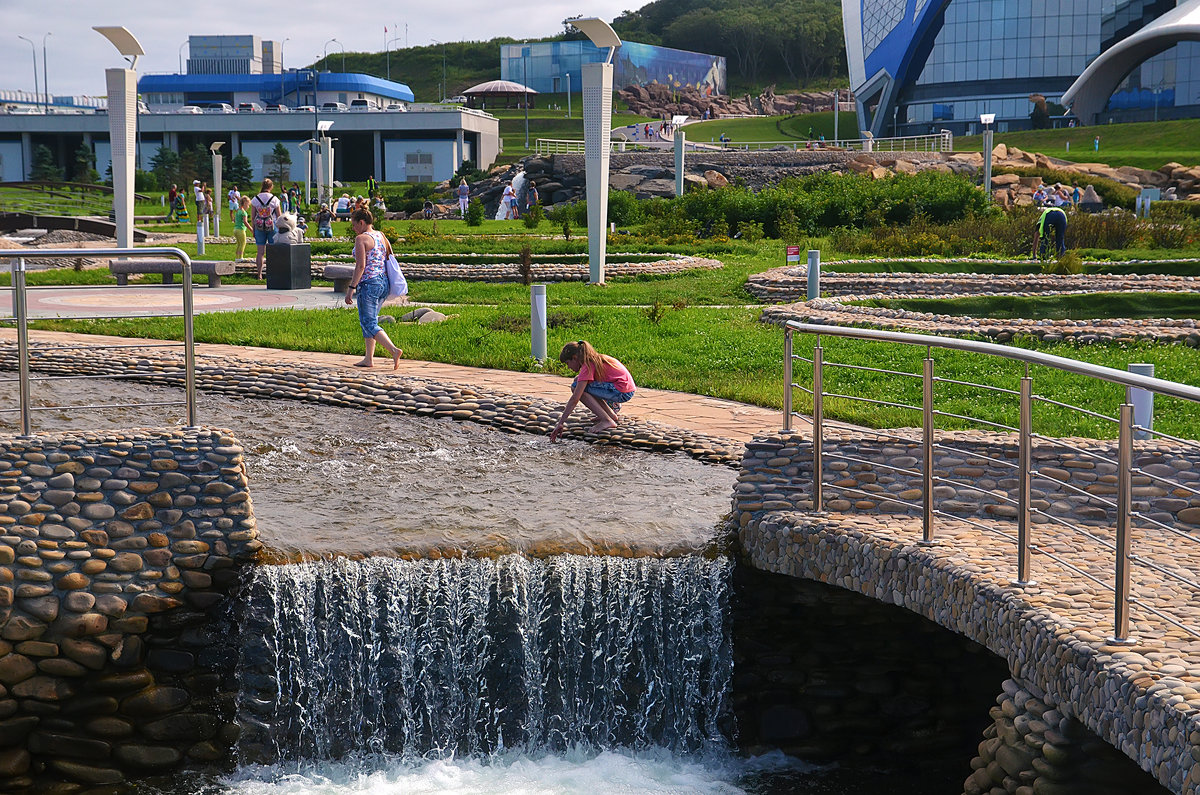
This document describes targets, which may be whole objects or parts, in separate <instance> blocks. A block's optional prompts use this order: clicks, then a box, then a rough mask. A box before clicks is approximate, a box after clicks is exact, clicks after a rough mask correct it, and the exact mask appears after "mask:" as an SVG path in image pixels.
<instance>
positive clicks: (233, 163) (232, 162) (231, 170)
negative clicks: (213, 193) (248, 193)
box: [225, 155, 254, 190]
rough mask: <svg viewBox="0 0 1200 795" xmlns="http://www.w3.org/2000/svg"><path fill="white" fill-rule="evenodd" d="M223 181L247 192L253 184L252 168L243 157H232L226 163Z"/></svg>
mask: <svg viewBox="0 0 1200 795" xmlns="http://www.w3.org/2000/svg"><path fill="white" fill-rule="evenodd" d="M225 181H226V182H228V183H229V184H230V185H237V186H238V187H239V188H241V189H243V190H249V188H250V186H251V183H253V182H254V166H253V165H251V163H250V158H248V157H246V156H245V155H234V156H233V157H231V158H229V160H228V161H226V166H225Z"/></svg>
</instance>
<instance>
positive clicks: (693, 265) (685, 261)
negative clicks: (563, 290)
mask: <svg viewBox="0 0 1200 795" xmlns="http://www.w3.org/2000/svg"><path fill="white" fill-rule="evenodd" d="M401 256H403V255H401ZM353 264H354V263H353V260H351V259H347V258H336V259H335V258H325V259H323V260H314V261H313V265H312V270H313V277H314V278H323V275H324V270H325V266H326V265H346V266H348V267H353ZM722 267H724V264H723V263H722V262H720V261H719V260H715V259H706V258H705V257H684V256H679V257H665V258H663V259H658V260H650V261H646V262H607V263H606V264H605V266H604V274H605V278H606V279H611V278H619V277H632V276H671V275H674V274H677V273H683V272H684V271H689V270H697V269H701V270H716V269H718V268H722ZM239 268H241V269H243V270H245V271H246V272H248V273H251V272H253V267H251V266H248V265H245V264H243V265H241V266H239ZM400 268H401V270H403V271H404V278H405V279H407V280H409V281H410V282H421V281H459V282H520V281H523V280H524V278H525V277H524V276H522V274H521V270H520V265H519V264H518V263H515V262H503V263H478V262H470V261H467V260H466V259H464V261H463V262H443V263H430V262H406V261H405V260H403V259H401V260H400ZM530 273H531V279H532V280H533V281H535V282H579V281H584V282H585V281H587V280H588V278H589V276H590V272H589V271H588V263H587V262H586V261H584V262H562V261H558V262H547V261H541V262H539V261H538V260H537V259H534V260H533V261H532V262H531V263H530Z"/></svg>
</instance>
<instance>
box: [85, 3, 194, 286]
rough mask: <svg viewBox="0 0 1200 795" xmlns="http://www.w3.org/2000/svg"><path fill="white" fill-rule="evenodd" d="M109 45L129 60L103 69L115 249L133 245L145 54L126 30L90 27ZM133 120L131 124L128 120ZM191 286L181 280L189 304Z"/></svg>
mask: <svg viewBox="0 0 1200 795" xmlns="http://www.w3.org/2000/svg"><path fill="white" fill-rule="evenodd" d="M92 29H93V30H95V31H96V32H97V33H99V34H100V35H102V36H104V38H106V39H108V40H109V41H110V42H112V44H113V46H115V47H116V48H117V50H118V51H119V52H120V53H121V55H122V56H124V57H126V58H128V59H129V68H128V69H106V70H105V71H104V82H105V86H106V88H107V89H108V129H109V142H110V148H111V161H112V175H113V211H114V212H113V214H114V215H115V216H116V226H117V248H130V247H132V246H133V166H134V163H133V154H134V149H135V146H134V126H135V125H136V119H137V72H136V69H137V61H138V58H139V57H140V56H142V55H145V51H144V50H143V49H142V45H141V44H139V43H138V40H137V39H135V38H134V37H133V34H132V33H130V32H129V31H128V30H126V29H125V28H121V27H95V28H92ZM131 117H132V120H133V121H134V124H130V123H129V121H130V120H131ZM189 290H191V283H190V282H189V281H187V280H186V279H185V280H184V291H185V293H184V294H185V296H188V298H187V299H186V300H188V301H190V292H188V291H189Z"/></svg>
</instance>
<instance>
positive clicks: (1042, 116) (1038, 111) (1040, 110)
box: [1029, 94, 1050, 130]
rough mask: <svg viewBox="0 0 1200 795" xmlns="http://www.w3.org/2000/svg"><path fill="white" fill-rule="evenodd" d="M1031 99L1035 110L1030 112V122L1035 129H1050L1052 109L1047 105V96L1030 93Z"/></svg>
mask: <svg viewBox="0 0 1200 795" xmlns="http://www.w3.org/2000/svg"><path fill="white" fill-rule="evenodd" d="M1029 101H1030V102H1032V103H1033V110H1031V111H1030V112H1029V124H1030V126H1031V127H1033V129H1035V130H1048V129H1050V109H1049V108H1047V107H1046V98H1045V97H1043V96H1042V95H1041V94H1030V95H1029Z"/></svg>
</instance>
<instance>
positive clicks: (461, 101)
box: [446, 94, 467, 105]
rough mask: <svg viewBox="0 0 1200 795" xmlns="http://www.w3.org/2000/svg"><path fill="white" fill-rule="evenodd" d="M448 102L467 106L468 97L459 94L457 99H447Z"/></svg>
mask: <svg viewBox="0 0 1200 795" xmlns="http://www.w3.org/2000/svg"><path fill="white" fill-rule="evenodd" d="M446 101H447V102H457V103H458V104H459V105H466V104H467V98H466V97H464V96H463V95H462V94H459V95H458V96H456V97H450V98H449V99H447V100H446Z"/></svg>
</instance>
